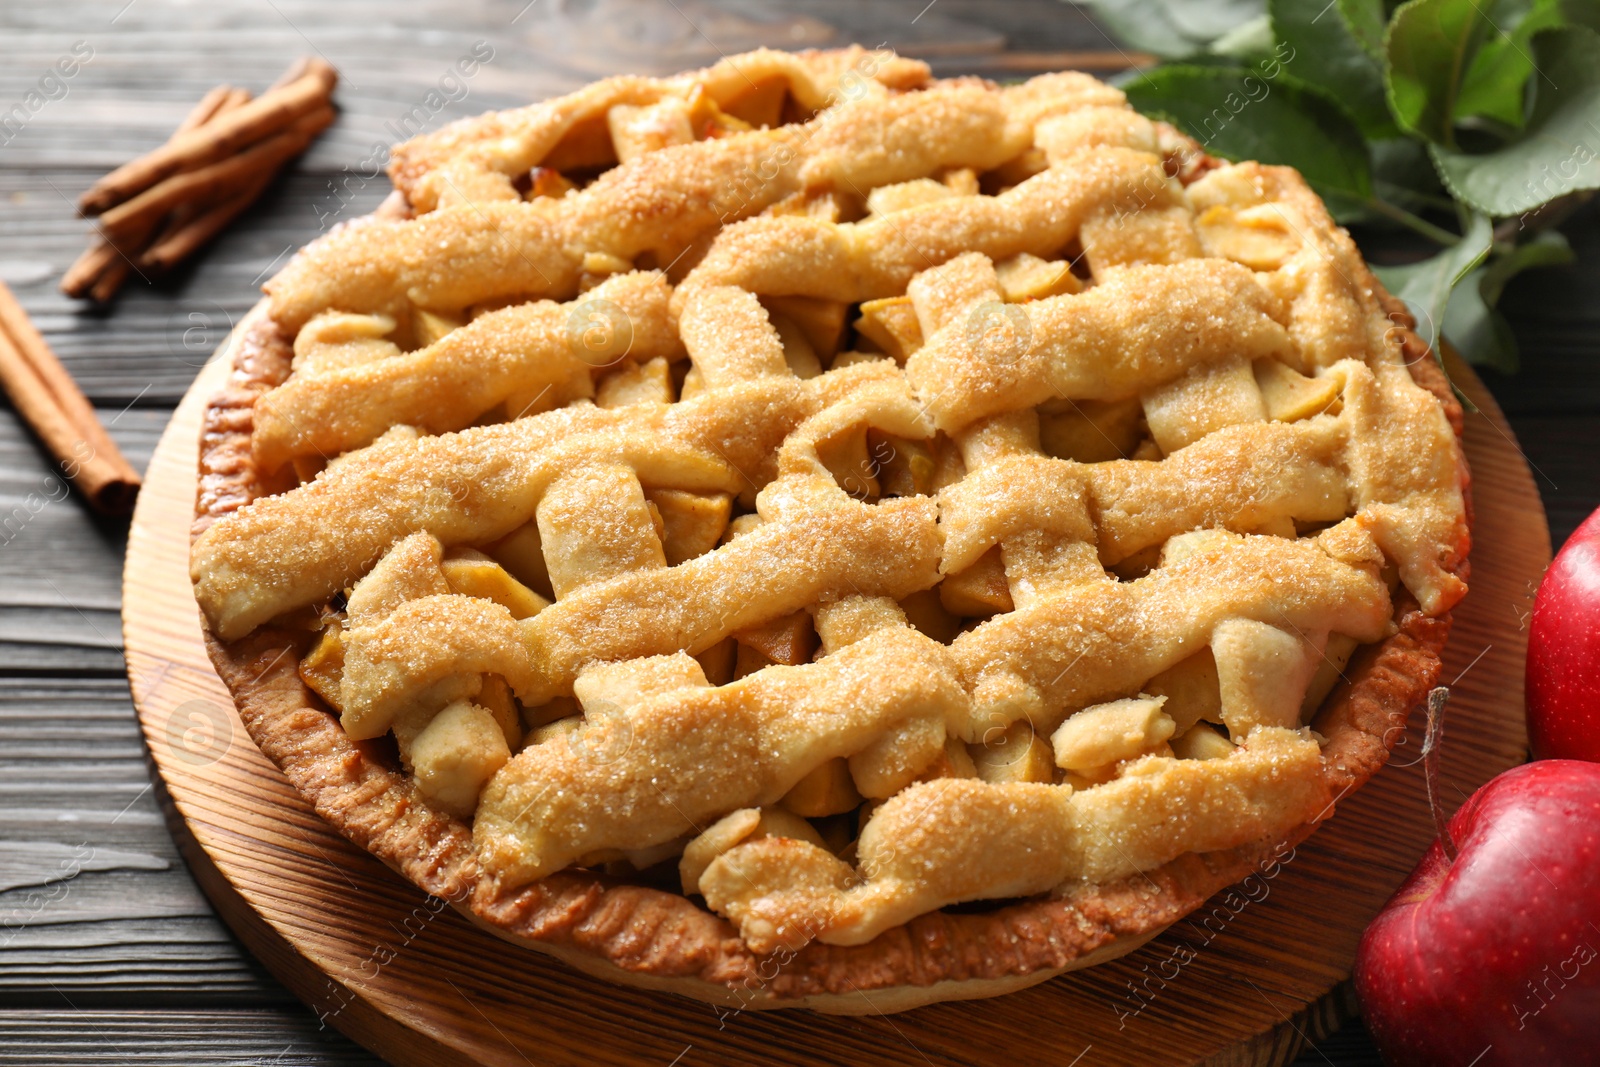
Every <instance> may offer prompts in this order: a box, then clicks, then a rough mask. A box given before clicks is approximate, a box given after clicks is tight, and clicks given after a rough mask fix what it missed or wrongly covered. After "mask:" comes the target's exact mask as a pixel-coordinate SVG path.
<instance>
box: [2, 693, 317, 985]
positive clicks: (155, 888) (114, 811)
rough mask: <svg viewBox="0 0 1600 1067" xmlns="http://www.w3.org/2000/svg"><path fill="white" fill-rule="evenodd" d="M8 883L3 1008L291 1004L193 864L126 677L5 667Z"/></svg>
mask: <svg viewBox="0 0 1600 1067" xmlns="http://www.w3.org/2000/svg"><path fill="white" fill-rule="evenodd" d="M0 886H4V887H6V888H5V889H4V890H3V891H0V1004H7V1003H10V1004H14V1003H17V1002H19V1001H20V1000H27V999H29V998H30V997H31V998H34V999H36V1000H37V999H38V998H41V997H42V998H44V999H43V1001H42V1003H47V1004H51V1005H55V1004H58V1003H59V1002H60V998H61V997H62V996H66V997H71V998H72V999H73V1001H74V1002H79V1003H87V1002H90V1001H94V1002H98V1003H107V1002H111V1003H115V1002H118V1001H120V1000H125V999H126V998H127V997H128V996H129V995H137V996H141V997H152V996H157V995H170V996H172V997H174V998H180V997H181V999H182V1000H184V1001H187V1002H189V1003H213V1004H218V1005H225V1004H228V1003H263V1002H271V1001H276V1002H280V1003H282V1004H284V1005H288V1004H290V1003H292V998H290V997H289V995H288V994H287V993H286V992H285V991H283V990H282V989H281V988H279V987H278V986H277V985H276V984H275V983H273V982H272V981H271V979H270V978H269V977H268V976H267V975H266V974H265V972H264V971H263V970H262V969H261V967H260V966H259V965H258V964H257V963H255V962H254V961H253V960H252V959H251V958H250V957H249V956H248V954H246V953H245V952H244V951H243V950H242V949H241V948H240V947H239V946H238V944H237V943H236V942H235V941H234V939H233V937H232V935H231V934H229V933H228V931H227V930H226V929H225V928H224V926H223V925H222V923H221V922H219V921H218V919H217V918H216V916H215V914H214V913H213V912H212V910H211V907H210V905H209V904H208V903H207V902H206V900H205V898H204V896H203V895H202V894H201V892H200V890H199V888H198V887H197V886H196V885H195V884H194V881H193V879H192V878H191V877H190V875H189V872H188V870H187V869H186V868H185V867H184V865H183V861H182V859H181V857H180V856H179V855H178V851H177V849H176V847H175V846H174V844H173V842H172V838H171V837H170V836H169V835H168V833H167V829H166V824H165V821H164V820H163V817H162V814H161V812H160V810H159V808H158V807H157V803H156V797H155V794H154V792H153V791H152V788H151V784H150V777H149V769H148V763H147V756H146V753H145V748H144V742H143V740H142V739H141V735H140V731H139V727H138V723H137V721H136V720H135V718H134V715H133V706H132V703H131V701H130V699H129V696H128V687H127V682H126V680H124V679H122V678H120V677H114V678H105V679H85V678H78V679H61V678H48V679H40V678H17V677H0Z"/></svg>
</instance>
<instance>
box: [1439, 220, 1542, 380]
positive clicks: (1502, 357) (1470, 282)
mask: <svg viewBox="0 0 1600 1067" xmlns="http://www.w3.org/2000/svg"><path fill="white" fill-rule="evenodd" d="M1572 260H1573V255H1572V246H1571V245H1569V244H1567V239H1566V238H1565V237H1563V236H1561V235H1560V234H1559V233H1556V232H1555V231H1553V230H1548V231H1545V232H1544V233H1540V234H1537V235H1535V236H1534V238H1533V239H1532V240H1530V241H1528V242H1527V243H1525V244H1520V245H1517V246H1516V247H1514V248H1513V249H1511V251H1509V252H1507V253H1506V254H1505V255H1502V256H1497V257H1495V259H1493V260H1492V261H1490V262H1489V263H1487V264H1485V265H1484V266H1481V267H1476V268H1474V269H1473V270H1472V271H1471V272H1469V273H1468V274H1467V276H1466V277H1465V278H1463V279H1461V284H1460V285H1457V286H1456V287H1455V288H1454V289H1452V290H1451V292H1450V302H1449V303H1448V304H1447V305H1446V306H1445V310H1444V335H1445V336H1446V337H1448V338H1449V339H1450V343H1451V344H1453V345H1455V346H1456V348H1457V349H1459V350H1460V352H1461V355H1462V358H1464V359H1465V360H1466V361H1467V362H1468V363H1476V364H1480V365H1483V366H1489V367H1493V368H1495V369H1496V370H1498V371H1501V372H1503V373H1506V374H1514V373H1515V372H1516V370H1517V368H1518V366H1519V365H1520V363H1521V360H1520V358H1519V356H1518V353H1517V339H1516V336H1515V335H1514V334H1513V333H1512V332H1511V325H1510V324H1509V323H1508V322H1506V319H1505V316H1504V315H1502V314H1500V312H1499V311H1498V310H1497V309H1496V305H1498V304H1499V303H1500V295H1501V294H1502V293H1503V292H1504V291H1505V287H1506V283H1507V282H1509V281H1510V280H1511V279H1512V278H1514V277H1516V276H1517V275H1518V274H1521V273H1522V272H1523V271H1525V270H1531V269H1533V268H1535V267H1549V266H1554V265H1557V264H1562V263H1571V262H1572Z"/></svg>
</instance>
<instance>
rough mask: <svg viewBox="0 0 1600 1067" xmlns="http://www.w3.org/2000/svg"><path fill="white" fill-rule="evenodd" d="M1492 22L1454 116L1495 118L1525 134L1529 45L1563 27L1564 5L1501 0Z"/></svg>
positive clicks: (1530, 69)
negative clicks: (1543, 33)
mask: <svg viewBox="0 0 1600 1067" xmlns="http://www.w3.org/2000/svg"><path fill="white" fill-rule="evenodd" d="M1494 22H1495V26H1494V28H1493V29H1492V30H1491V31H1490V33H1489V35H1488V36H1487V38H1486V39H1485V40H1484V42H1483V45H1482V47H1480V48H1479V49H1478V54H1477V55H1476V56H1474V57H1473V58H1472V65H1471V66H1470V67H1469V68H1467V74H1466V77H1465V78H1463V79H1462V82H1461V94H1460V95H1459V96H1458V97H1457V98H1456V106H1455V114H1454V117H1455V119H1456V120H1457V121H1460V120H1462V119H1469V118H1480V117H1481V118H1487V119H1493V120H1494V121H1496V122H1503V123H1505V124H1506V125H1507V126H1510V127H1512V128H1513V129H1521V127H1522V122H1523V119H1524V117H1525V115H1526V111H1527V92H1526V90H1527V86H1528V76H1529V75H1530V74H1532V73H1533V55H1532V49H1531V48H1530V46H1529V45H1530V42H1531V41H1532V39H1533V35H1534V34H1536V33H1538V32H1539V31H1540V30H1547V29H1550V28H1552V27H1555V26H1560V25H1563V24H1564V22H1565V16H1564V15H1563V13H1562V8H1561V0H1500V2H1499V3H1498V4H1496V5H1495V7H1494Z"/></svg>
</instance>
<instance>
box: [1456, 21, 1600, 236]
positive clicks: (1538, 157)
mask: <svg viewBox="0 0 1600 1067" xmlns="http://www.w3.org/2000/svg"><path fill="white" fill-rule="evenodd" d="M1533 54H1534V61H1535V64H1536V67H1537V70H1538V71H1539V72H1540V73H1539V75H1538V81H1537V91H1536V92H1535V95H1534V105H1533V114H1532V115H1531V116H1530V117H1529V119H1528V125H1527V129H1526V130H1525V131H1524V132H1523V135H1522V137H1520V138H1519V139H1518V140H1516V141H1514V142H1512V143H1511V144H1508V145H1506V146H1504V147H1503V148H1499V149H1496V150H1495V151H1493V152H1484V153H1481V154H1476V155H1472V154H1468V153H1465V152H1455V151H1448V150H1446V149H1443V148H1440V147H1439V146H1437V145H1435V146H1433V149H1432V151H1433V162H1434V165H1435V166H1436V167H1438V169H1439V176H1440V177H1441V178H1443V179H1444V183H1445V186H1446V187H1447V188H1448V189H1449V190H1450V192H1451V195H1453V196H1454V197H1455V198H1456V199H1457V200H1460V201H1463V202H1464V203H1466V204H1469V205H1471V206H1472V207H1474V208H1476V209H1477V210H1479V211H1483V212H1486V213H1487V214H1490V215H1494V216H1496V217H1506V216H1511V215H1520V214H1522V213H1523V212H1526V211H1531V210H1533V209H1534V208H1536V207H1538V206H1540V205H1541V204H1544V203H1546V202H1548V201H1550V200H1554V199H1555V198H1556V197H1558V196H1564V195H1566V194H1567V193H1571V192H1575V191H1577V190H1580V189H1600V34H1596V33H1595V32H1594V31H1593V30H1590V29H1587V28H1585V27H1583V26H1566V27H1563V28H1561V29H1556V30H1544V31H1543V32H1541V33H1538V34H1535V35H1534V38H1533Z"/></svg>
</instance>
